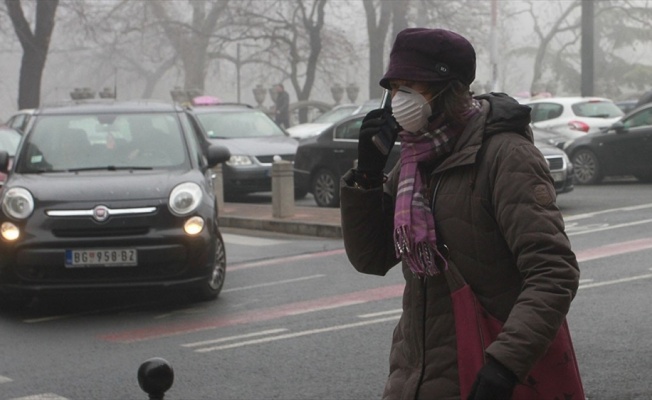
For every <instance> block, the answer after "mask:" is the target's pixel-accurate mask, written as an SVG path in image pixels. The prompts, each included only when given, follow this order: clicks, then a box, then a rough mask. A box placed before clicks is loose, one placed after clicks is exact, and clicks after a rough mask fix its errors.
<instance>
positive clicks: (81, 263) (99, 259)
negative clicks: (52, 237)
mask: <svg viewBox="0 0 652 400" xmlns="http://www.w3.org/2000/svg"><path fill="white" fill-rule="evenodd" d="M136 265H138V252H137V251H136V249H91V250H66V267H69V268H77V267H134V266H136Z"/></svg>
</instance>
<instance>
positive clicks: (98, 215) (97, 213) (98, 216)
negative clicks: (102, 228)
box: [93, 206, 109, 222]
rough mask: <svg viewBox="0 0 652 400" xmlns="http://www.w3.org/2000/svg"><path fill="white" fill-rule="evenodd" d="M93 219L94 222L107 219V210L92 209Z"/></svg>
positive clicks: (103, 208) (101, 207)
mask: <svg viewBox="0 0 652 400" xmlns="http://www.w3.org/2000/svg"><path fill="white" fill-rule="evenodd" d="M93 218H95V220H96V221H99V222H102V221H106V219H107V218H109V209H108V208H106V207H105V206H97V207H95V208H94V209H93Z"/></svg>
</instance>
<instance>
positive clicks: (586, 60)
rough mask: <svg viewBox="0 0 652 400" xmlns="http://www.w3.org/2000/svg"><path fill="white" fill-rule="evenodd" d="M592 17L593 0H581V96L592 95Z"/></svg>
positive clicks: (593, 62)
mask: <svg viewBox="0 0 652 400" xmlns="http://www.w3.org/2000/svg"><path fill="white" fill-rule="evenodd" d="M594 17H595V12H594V8H593V0H582V49H581V53H582V88H581V93H582V96H593V95H594V93H593V90H594V88H593V82H594V68H595V60H594V55H593V52H594V35H593V34H594Z"/></svg>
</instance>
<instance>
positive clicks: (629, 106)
mask: <svg viewBox="0 0 652 400" xmlns="http://www.w3.org/2000/svg"><path fill="white" fill-rule="evenodd" d="M637 104H638V100H637V99H629V100H619V101H616V105H617V106H618V108H620V109H621V110H623V112H624V113H625V114H627V113H628V112H630V111H632V110H633V109H635V108H636V106H637Z"/></svg>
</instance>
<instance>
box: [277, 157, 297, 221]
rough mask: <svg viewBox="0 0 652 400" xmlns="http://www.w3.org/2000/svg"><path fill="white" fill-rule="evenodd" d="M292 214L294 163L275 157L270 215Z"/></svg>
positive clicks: (282, 216)
mask: <svg viewBox="0 0 652 400" xmlns="http://www.w3.org/2000/svg"><path fill="white" fill-rule="evenodd" d="M292 215H294V165H292V163H291V162H290V161H285V160H280V159H277V158H276V157H275V159H274V163H273V164H272V216H273V217H274V218H286V217H291V216H292Z"/></svg>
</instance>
